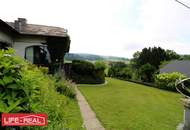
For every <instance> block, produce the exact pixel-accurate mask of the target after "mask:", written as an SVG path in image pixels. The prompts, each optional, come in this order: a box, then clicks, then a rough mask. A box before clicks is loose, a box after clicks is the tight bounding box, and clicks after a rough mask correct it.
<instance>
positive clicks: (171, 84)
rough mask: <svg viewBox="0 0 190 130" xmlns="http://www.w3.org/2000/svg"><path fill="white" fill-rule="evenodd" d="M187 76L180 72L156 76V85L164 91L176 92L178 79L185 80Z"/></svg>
mask: <svg viewBox="0 0 190 130" xmlns="http://www.w3.org/2000/svg"><path fill="white" fill-rule="evenodd" d="M184 78H186V76H184V75H183V74H181V73H179V72H173V73H162V74H158V75H156V76H155V83H156V84H157V85H158V86H159V87H160V88H163V89H167V90H172V91H176V89H175V82H176V80H177V79H184Z"/></svg>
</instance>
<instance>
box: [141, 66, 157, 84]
mask: <svg viewBox="0 0 190 130" xmlns="http://www.w3.org/2000/svg"><path fill="white" fill-rule="evenodd" d="M155 71H156V68H155V67H154V66H152V65H151V64H149V63H147V64H144V65H142V66H141V67H140V69H139V75H140V77H141V80H142V81H143V82H152V81H153V79H154V78H153V74H154V73H155Z"/></svg>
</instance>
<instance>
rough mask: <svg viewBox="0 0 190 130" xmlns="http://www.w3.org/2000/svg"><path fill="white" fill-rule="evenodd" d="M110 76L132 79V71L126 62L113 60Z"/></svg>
mask: <svg viewBox="0 0 190 130" xmlns="http://www.w3.org/2000/svg"><path fill="white" fill-rule="evenodd" d="M108 76H109V77H114V78H120V79H131V78H132V71H131V68H130V67H129V66H127V65H126V64H125V63H124V62H112V63H111V64H110V68H109V70H108Z"/></svg>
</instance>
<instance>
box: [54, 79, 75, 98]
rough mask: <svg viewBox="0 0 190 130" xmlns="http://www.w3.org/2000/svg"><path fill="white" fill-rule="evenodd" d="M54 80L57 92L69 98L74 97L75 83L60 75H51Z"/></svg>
mask: <svg viewBox="0 0 190 130" xmlns="http://www.w3.org/2000/svg"><path fill="white" fill-rule="evenodd" d="M52 78H54V81H55V87H56V90H57V92H59V93H60V94H63V95H65V96H67V97H70V98H75V96H76V93H75V88H74V87H75V84H74V83H72V82H71V81H67V80H65V79H63V78H62V77H52Z"/></svg>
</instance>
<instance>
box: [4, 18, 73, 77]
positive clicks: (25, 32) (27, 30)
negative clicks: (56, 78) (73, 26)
mask: <svg viewBox="0 0 190 130" xmlns="http://www.w3.org/2000/svg"><path fill="white" fill-rule="evenodd" d="M70 42H71V40H70V36H69V35H68V32H67V30H66V29H64V28H60V27H53V26H45V25H36V24H28V23H27V20H26V19H25V18H18V20H15V21H14V22H5V21H3V20H1V19H0V49H6V48H7V47H12V48H14V49H15V50H16V53H17V54H18V55H20V56H21V57H23V58H25V59H27V60H29V61H30V62H32V63H34V64H37V65H40V66H47V67H49V70H50V72H52V73H54V72H55V71H57V70H58V68H62V67H63V60H64V55H65V53H66V52H69V48H70Z"/></svg>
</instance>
